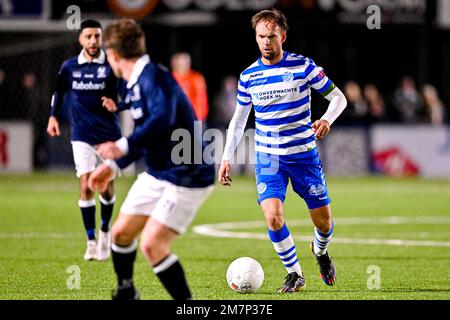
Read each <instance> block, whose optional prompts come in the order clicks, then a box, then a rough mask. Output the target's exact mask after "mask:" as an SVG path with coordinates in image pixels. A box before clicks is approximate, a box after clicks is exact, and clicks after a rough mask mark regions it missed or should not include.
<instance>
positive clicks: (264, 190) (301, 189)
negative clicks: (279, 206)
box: [255, 153, 331, 209]
mask: <svg viewBox="0 0 450 320" xmlns="http://www.w3.org/2000/svg"><path fill="white" fill-rule="evenodd" d="M255 177H256V190H257V191H258V203H261V201H263V200H265V199H269V198H278V199H280V200H281V201H282V202H284V199H285V197H286V188H287V185H288V182H289V180H290V181H291V184H292V188H293V189H294V191H295V193H297V194H298V195H299V196H300V197H302V198H303V200H304V201H305V202H306V205H307V206H308V208H309V209H315V208H320V207H323V206H326V205H327V204H329V203H330V202H331V200H330V198H329V196H328V190H327V184H326V181H325V174H324V172H323V167H322V163H321V161H320V159H319V158H316V159H315V160H314V161H309V162H303V161H302V162H295V161H284V160H283V156H272V155H267V154H262V153H258V154H257V161H256V165H255Z"/></svg>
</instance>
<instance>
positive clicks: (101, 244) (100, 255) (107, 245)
mask: <svg viewBox="0 0 450 320" xmlns="http://www.w3.org/2000/svg"><path fill="white" fill-rule="evenodd" d="M110 255H111V232H110V231H108V232H103V231H102V230H100V231H99V235H98V245H97V260H101V261H104V260H108V258H109V256H110Z"/></svg>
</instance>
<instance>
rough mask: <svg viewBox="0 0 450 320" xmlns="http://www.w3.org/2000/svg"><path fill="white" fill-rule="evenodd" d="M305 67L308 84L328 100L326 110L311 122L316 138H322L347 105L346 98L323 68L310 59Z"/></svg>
mask: <svg viewBox="0 0 450 320" xmlns="http://www.w3.org/2000/svg"><path fill="white" fill-rule="evenodd" d="M310 62H311V63H310V64H309V66H308V67H307V69H306V73H307V74H308V75H307V79H308V85H309V86H310V87H312V88H313V89H315V90H316V91H318V92H319V93H320V94H321V95H322V96H323V97H324V98H325V99H327V100H328V101H330V104H329V105H328V108H327V111H326V112H325V114H324V115H323V116H322V117H321V118H320V119H319V120H316V121H315V122H314V123H313V124H312V130H313V131H314V133H315V136H316V138H317V139H318V140H320V139H323V138H325V137H326V136H327V134H328V133H329V132H330V130H331V125H332V124H333V122H334V121H335V120H336V119H337V117H339V115H340V114H341V113H342V112H343V111H344V109H345V107H346V106H347V99H346V98H345V95H344V94H343V93H342V91H341V90H339V88H338V87H336V85H335V84H334V83H333V82H332V81H331V80H330V79H329V78H328V77H327V76H326V75H325V72H324V70H323V68H321V67H319V66H317V65H316V64H315V63H314V61H312V60H310Z"/></svg>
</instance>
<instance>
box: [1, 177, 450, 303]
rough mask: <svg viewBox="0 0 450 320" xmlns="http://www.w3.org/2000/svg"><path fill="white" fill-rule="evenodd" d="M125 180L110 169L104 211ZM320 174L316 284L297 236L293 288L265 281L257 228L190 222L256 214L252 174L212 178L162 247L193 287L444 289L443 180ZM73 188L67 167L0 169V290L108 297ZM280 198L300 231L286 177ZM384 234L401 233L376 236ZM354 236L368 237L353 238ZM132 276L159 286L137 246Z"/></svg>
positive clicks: (149, 294)
mask: <svg viewBox="0 0 450 320" xmlns="http://www.w3.org/2000/svg"><path fill="white" fill-rule="evenodd" d="M133 180H134V178H128V177H127V178H121V179H119V180H118V181H117V183H116V186H117V195H118V201H117V205H116V207H115V210H114V217H116V216H117V214H118V210H119V207H120V204H121V203H122V201H123V199H124V197H125V195H126V192H127V190H128V188H129V187H130V186H131V184H132V182H133ZM328 185H329V192H330V196H331V198H332V201H333V202H332V209H333V214H334V217H335V219H336V225H335V232H334V236H333V237H334V238H335V239H336V242H334V243H333V242H332V244H331V246H330V248H329V252H330V254H331V256H332V257H334V261H335V264H336V267H337V283H336V285H335V286H333V287H328V286H326V285H325V284H324V283H323V282H322V281H321V280H320V278H319V273H318V268H317V266H316V263H315V260H314V258H313V256H312V255H311V253H310V252H309V248H308V247H309V243H308V241H306V240H307V239H303V240H302V238H300V240H298V241H297V250H298V252H297V253H298V255H299V259H300V262H301V264H302V268H303V271H304V273H305V276H306V281H307V287H306V289H305V291H304V292H302V293H296V294H283V295H280V294H277V293H275V291H276V289H277V288H278V287H279V286H280V285H281V284H282V283H283V278H284V276H285V270H284V267H283V265H282V264H281V262H280V261H279V259H278V257H277V255H276V254H275V253H274V250H273V247H272V244H271V243H270V241H269V240H268V237H266V238H265V239H253V238H252V237H250V238H248V239H237V238H218V237H211V236H206V235H200V234H196V233H194V232H193V227H194V226H198V225H202V224H213V223H221V222H238V221H262V214H261V213H260V210H259V208H258V205H257V203H256V191H255V187H254V180H253V179H252V178H236V179H234V181H233V186H232V187H231V188H225V187H221V186H219V185H217V186H216V190H215V192H214V193H213V195H212V196H211V197H210V198H209V199H208V201H207V202H206V203H205V205H204V206H203V207H202V208H201V210H200V211H199V213H198V215H197V217H196V219H195V221H194V223H193V225H192V226H191V228H190V229H189V231H188V232H187V233H186V234H185V235H183V236H182V237H180V238H179V239H178V241H177V242H176V243H175V246H174V248H173V249H174V252H175V253H176V254H177V255H178V256H179V257H180V259H181V262H182V263H183V266H184V268H185V271H186V274H187V277H188V281H189V284H190V286H191V289H192V292H193V295H194V298H195V299H207V300H209V299H217V300H220V299H252V300H276V299H281V300H283V299H286V300H288V299H289V300H291V299H292V300H307V299H320V300H323V299H445V300H449V299H450V267H449V266H450V181H448V180H423V179H385V178H379V177H373V178H352V179H343V178H329V180H328ZM77 200H78V181H77V179H76V178H75V176H74V175H71V174H33V175H10V176H7V175H3V176H0V299H109V298H110V293H111V289H113V288H114V286H115V275H114V272H113V266H112V263H111V260H109V261H106V262H85V261H83V259H82V256H83V253H84V249H85V236H84V231H83V227H82V221H81V217H80V213H79V209H78V207H77ZM285 208H286V219H287V223H288V226H289V222H290V221H291V222H292V226H291V227H290V229H291V233H292V234H293V235H294V236H296V237H310V238H312V236H313V228H312V225H311V222H309V221H304V222H303V223H299V224H296V223H294V222H295V220H305V219H308V218H309V214H308V211H307V209H306V206H305V204H304V202H303V201H302V200H301V199H300V198H298V197H297V196H296V195H295V194H294V193H293V192H292V190H291V189H290V190H289V192H288V195H287V199H286V202H285ZM97 209H99V202H98V201H97ZM390 216H396V217H405V218H404V219H400V220H401V221H400V223H393V224H389V223H386V221H387V220H386V219H387V218H388V217H390ZM430 217H435V218H430ZM350 218H352V219H350ZM360 218H365V219H368V220H367V221H366V222H364V220H360ZM433 219H434V220H433ZM97 221H98V223H99V214H98V212H97ZM339 221H341V224H339ZM97 225H98V224H97ZM229 231H231V232H245V233H246V234H249V235H250V236H252V235H253V234H255V235H258V234H264V233H265V228H264V227H252V226H249V227H248V228H245V229H239V230H229ZM352 239H354V242H355V243H352V241H353V240H352ZM361 239H365V240H361ZM388 239H397V240H403V241H409V242H407V243H408V245H390V244H380V242H382V241H383V240H388ZM364 241H372V242H373V243H372V244H364V243H361V242H364ZM417 244H421V245H417ZM240 256H250V257H253V258H255V259H257V260H258V261H259V262H260V263H261V265H262V267H263V269H264V272H265V280H264V284H263V286H262V288H261V289H260V290H259V291H257V292H256V293H253V294H247V295H242V294H238V293H235V292H232V291H231V289H230V288H229V287H228V284H227V282H226V277H225V273H226V270H227V266H228V264H229V263H230V262H231V261H232V260H234V259H235V258H238V257H240ZM70 266H77V267H79V268H80V269H79V270H80V271H81V273H80V279H81V280H80V288H79V289H77V288H68V286H67V281H68V279H69V277H70V276H71V274H70V273H68V272H67V270H68V268H69V267H70ZM370 266H376V267H378V268H379V270H380V287H379V288H378V289H377V288H370V286H368V282H369V284H371V283H373V282H371V280H370V279H371V278H370V277H371V274H369V273H368V268H369V267H370ZM369 271H370V268H369ZM135 283H136V286H137V287H138V288H139V289H140V290H141V294H142V298H143V299H169V298H170V297H169V296H168V294H167V293H166V292H165V290H164V288H163V287H162V286H161V284H160V283H159V281H158V279H157V277H156V276H155V275H154V274H153V272H152V270H151V268H149V266H148V265H147V262H146V261H145V260H144V258H143V257H142V255H141V254H140V253H139V254H138V259H137V262H136V265H135Z"/></svg>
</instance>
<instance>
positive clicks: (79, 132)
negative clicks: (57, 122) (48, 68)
mask: <svg viewBox="0 0 450 320" xmlns="http://www.w3.org/2000/svg"><path fill="white" fill-rule="evenodd" d="M65 93H67V95H66V97H67V98H68V99H69V103H68V105H69V106H70V108H71V113H72V134H71V140H72V141H83V142H86V143H88V144H90V145H95V144H99V143H102V142H105V141H111V140H112V141H114V140H117V139H119V138H120V136H121V133H120V126H119V116H118V115H117V114H115V113H111V112H108V110H106V108H104V107H102V100H101V97H103V96H106V97H110V98H113V99H114V100H116V97H117V78H116V77H115V76H114V72H113V71H112V69H111V67H110V65H109V64H108V62H107V61H106V58H105V53H104V52H103V51H102V52H101V54H100V56H99V57H98V58H96V59H94V60H93V61H92V62H91V63H89V62H88V61H87V59H86V58H85V57H84V55H83V51H82V52H81V53H80V55H79V56H76V57H73V58H71V59H68V60H66V61H65V62H64V63H63V64H62V66H61V70H60V71H59V74H58V81H57V83H56V89H55V94H54V95H53V98H52V107H51V115H52V116H55V117H56V118H58V115H59V112H60V110H61V106H62V104H63V99H64V95H65Z"/></svg>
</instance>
